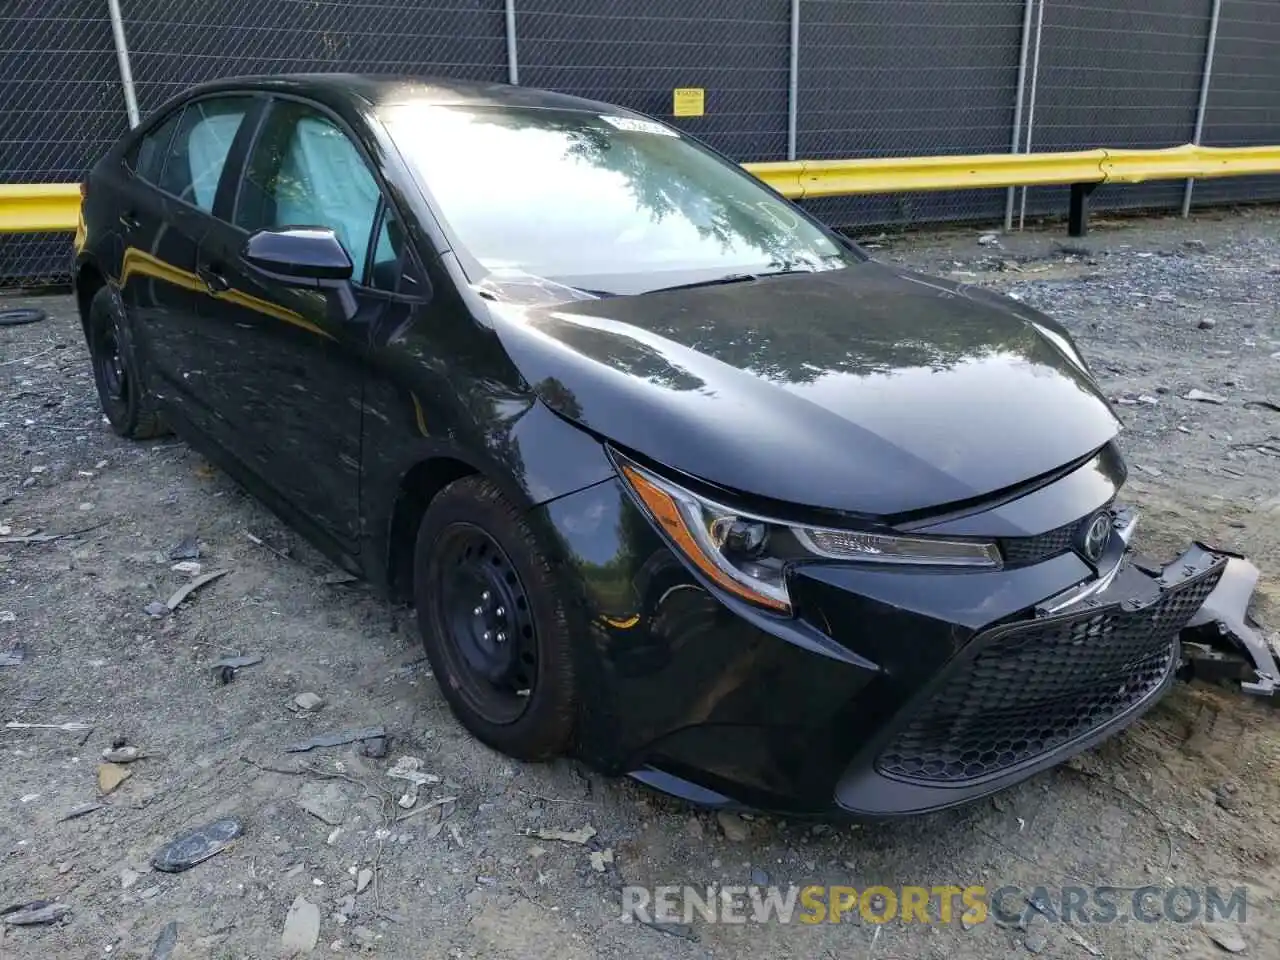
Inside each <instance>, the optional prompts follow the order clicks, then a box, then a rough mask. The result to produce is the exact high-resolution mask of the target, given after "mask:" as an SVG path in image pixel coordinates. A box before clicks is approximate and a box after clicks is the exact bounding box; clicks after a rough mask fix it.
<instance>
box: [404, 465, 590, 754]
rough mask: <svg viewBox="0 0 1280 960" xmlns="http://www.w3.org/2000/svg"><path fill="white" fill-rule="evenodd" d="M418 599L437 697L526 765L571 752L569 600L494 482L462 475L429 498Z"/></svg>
mask: <svg viewBox="0 0 1280 960" xmlns="http://www.w3.org/2000/svg"><path fill="white" fill-rule="evenodd" d="M414 600H415V603H416V605H417V610H418V625H419V628H420V630H421V631H422V640H423V644H424V646H425V647H426V653H427V657H428V659H429V660H430V661H431V666H432V668H433V669H434V671H435V675H436V678H437V680H438V682H439V684H440V689H441V691H442V692H443V693H444V696H445V699H446V700H447V701H448V702H449V706H450V707H451V708H452V710H453V712H454V714H455V715H456V716H457V717H458V719H459V720H461V721H462V723H463V725H464V726H466V727H467V729H468V730H470V731H471V732H472V733H473V734H475V736H476V737H478V738H479V739H480V740H482V741H484V742H485V743H487V744H489V746H491V747H493V748H494V749H496V750H500V751H502V752H503V753H506V754H508V755H510V756H513V757H516V758H518V759H522V760H544V759H547V758H549V757H553V756H556V755H558V754H561V753H563V752H564V751H565V750H566V749H567V748H568V746H569V743H570V740H571V738H572V735H573V721H574V716H575V712H576V703H577V692H576V687H575V673H574V666H573V657H572V648H571V640H570V627H569V621H570V618H569V614H568V605H567V601H566V598H565V596H564V591H563V589H561V588H560V587H559V585H558V584H557V582H556V577H555V574H554V572H553V570H552V566H551V563H550V562H549V561H548V559H547V558H546V556H545V555H544V553H543V552H542V550H541V549H540V547H539V545H538V542H537V538H536V537H535V535H534V532H533V530H532V528H531V527H530V526H529V524H528V523H527V522H526V520H525V519H524V517H523V516H521V514H520V512H519V511H518V510H517V509H516V508H515V507H513V506H512V505H511V504H510V503H509V502H508V501H507V500H506V499H505V498H504V497H503V496H502V494H501V493H500V492H499V490H498V488H497V487H496V486H494V485H493V484H492V483H490V482H489V481H488V480H484V479H482V478H479V477H466V478H464V479H462V480H458V481H456V482H454V483H452V484H450V485H449V486H448V487H446V488H445V489H444V490H442V491H441V492H440V493H439V495H437V496H436V497H435V499H433V500H432V501H431V504H430V506H428V508H427V512H426V515H425V516H424V517H423V519H422V525H421V527H420V528H419V531H418V540H417V546H416V548H415V560H414Z"/></svg>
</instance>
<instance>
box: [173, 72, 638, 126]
mask: <svg viewBox="0 0 1280 960" xmlns="http://www.w3.org/2000/svg"><path fill="white" fill-rule="evenodd" d="M232 90H269V91H276V92H280V93H292V94H296V95H299V96H306V97H309V98H312V99H315V100H318V101H320V102H322V103H326V104H329V105H332V106H338V102H342V101H345V102H346V104H348V105H350V104H351V101H352V100H353V99H354V100H361V101H364V103H366V104H368V105H370V106H372V107H374V108H378V107H385V106H390V105H392V104H403V103H430V104H436V105H458V106H492V107H532V108H541V109H560V110H583V111H589V112H592V113H599V112H600V111H602V110H608V111H609V112H611V113H614V114H623V115H628V116H639V114H637V113H635V112H634V111H632V110H628V109H626V108H624V107H619V106H617V105H616V104H608V103H603V102H601V101H598V100H588V99H586V98H583V97H575V96H571V95H569V94H565V93H555V92H553V91H550V90H539V89H537V88H535V87H521V86H515V85H512V84H508V83H490V82H485V81H478V80H462V79H458V78H455V77H436V76H414V75H410V74H405V75H379V74H362V73H292V74H275V75H269V76H265V75H264V76H245V77H227V78H224V79H221V80H213V81H209V82H207V83H203V84H200V85H199V86H197V87H193V88H191V89H190V90H187V91H186V92H185V93H184V94H183V99H185V98H186V97H188V96H196V95H202V94H207V93H216V92H220V91H232Z"/></svg>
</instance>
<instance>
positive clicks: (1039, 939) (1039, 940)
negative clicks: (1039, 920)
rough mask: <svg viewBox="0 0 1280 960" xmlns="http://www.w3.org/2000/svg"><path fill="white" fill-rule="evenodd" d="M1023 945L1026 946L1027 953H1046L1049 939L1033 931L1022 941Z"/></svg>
mask: <svg viewBox="0 0 1280 960" xmlns="http://www.w3.org/2000/svg"><path fill="white" fill-rule="evenodd" d="M1022 945H1023V946H1024V947H1025V948H1026V950H1027V953H1044V949H1045V947H1047V946H1048V945H1049V941H1048V940H1047V939H1045V937H1044V935H1043V934H1039V933H1033V934H1030V935H1029V936H1028V937H1027V938H1026V939H1025V940H1023V941H1022Z"/></svg>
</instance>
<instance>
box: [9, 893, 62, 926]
mask: <svg viewBox="0 0 1280 960" xmlns="http://www.w3.org/2000/svg"><path fill="white" fill-rule="evenodd" d="M70 912H71V908H70V907H69V906H67V905H66V904H65V903H56V902H53V901H50V900H33V901H31V902H30V903H23V904H19V905H17V906H13V907H8V908H6V909H5V910H4V911H3V913H2V915H3V917H4V922H5V923H7V924H9V925H10V926H13V927H32V926H36V925H37V924H41V923H55V922H57V921H58V920H61V919H62V918H63V917H65V916H66V915H67V914H69V913H70Z"/></svg>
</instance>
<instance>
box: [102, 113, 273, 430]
mask: <svg viewBox="0 0 1280 960" xmlns="http://www.w3.org/2000/svg"><path fill="white" fill-rule="evenodd" d="M254 103H255V101H254V99H253V98H252V97H249V96H245V95H224V96H216V97H209V98H205V99H201V100H196V101H192V102H190V103H188V104H186V105H184V106H182V107H179V108H178V109H176V110H175V111H174V112H173V113H172V114H170V115H169V116H168V117H166V118H165V119H163V120H162V121H160V122H159V123H158V124H157V125H156V126H155V127H154V129H153V130H152V131H151V132H149V133H147V134H145V135H144V136H143V137H142V139H141V140H140V141H139V143H138V145H137V148H136V150H135V151H134V152H132V153H131V154H130V156H129V158H128V159H127V160H126V163H127V164H131V165H132V171H133V176H132V178H131V180H130V183H129V186H128V188H127V189H126V191H125V192H124V194H123V195H122V200H121V204H120V210H119V225H120V231H121V235H122V238H123V253H122V256H121V260H120V286H121V292H122V295H123V297H124V299H125V302H126V304H127V305H128V306H129V308H130V310H131V313H132V316H133V317H134V319H135V320H136V321H137V322H136V323H135V324H134V325H133V333H134V337H135V341H136V343H135V346H136V349H137V350H138V352H139V356H140V357H141V358H142V360H143V362H144V366H145V368H146V369H147V371H148V373H149V375H150V377H151V380H152V383H151V387H152V390H153V392H154V393H155V394H156V395H157V397H158V398H159V399H160V400H161V402H162V403H164V404H165V405H166V406H167V407H168V408H169V410H170V411H172V412H175V413H177V414H178V415H179V416H180V417H182V418H183V419H184V420H186V421H187V422H188V423H189V424H190V425H192V426H194V427H196V428H197V429H199V430H201V431H202V432H206V433H208V432H211V430H212V429H213V428H214V426H215V424H214V422H213V421H214V418H213V417H212V414H211V411H212V409H213V408H212V404H211V398H210V397H209V396H208V387H209V378H208V370H207V365H206V364H205V363H204V360H205V358H206V357H207V356H208V353H207V350H206V349H205V345H204V344H203V343H202V337H201V329H200V326H199V323H198V315H199V308H200V303H201V301H202V300H203V299H204V297H205V295H206V294H207V289H206V286H205V284H204V282H203V281H202V280H201V279H200V278H199V277H198V276H197V273H196V267H197V257H198V253H199V245H200V241H201V239H202V238H203V236H204V234H205V232H206V231H207V230H208V229H209V227H210V226H211V225H212V223H213V209H214V205H215V202H216V199H217V196H218V191H219V188H220V186H221V184H222V179H223V176H222V175H223V172H224V169H225V167H226V164H227V158H228V156H229V154H230V153H231V149H232V145H233V144H234V142H235V140H236V137H237V136H238V134H239V133H240V131H241V129H242V127H244V125H245V121H246V119H247V118H248V117H249V115H250V113H251V112H252V110H253V107H254Z"/></svg>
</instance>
